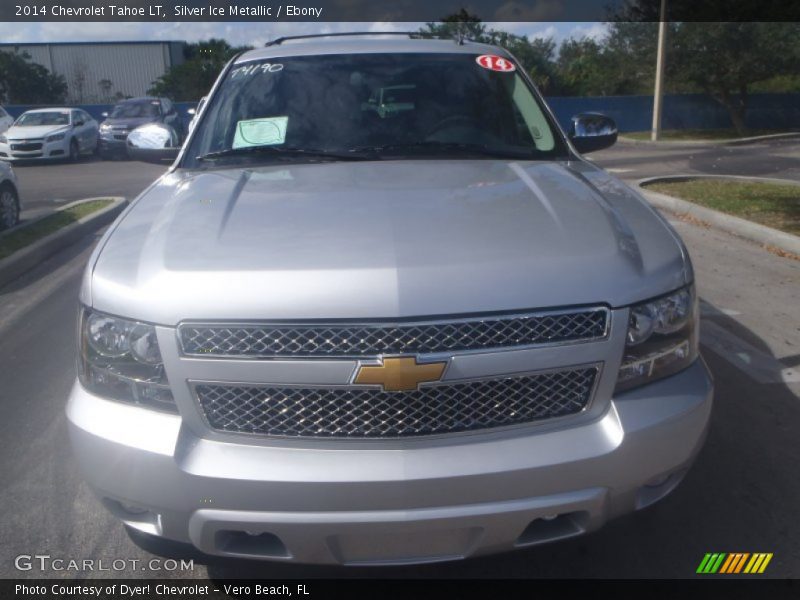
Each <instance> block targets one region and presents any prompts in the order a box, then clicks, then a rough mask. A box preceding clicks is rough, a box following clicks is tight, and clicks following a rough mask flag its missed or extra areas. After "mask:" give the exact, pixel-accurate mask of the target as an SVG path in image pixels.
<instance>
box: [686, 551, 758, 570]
mask: <svg viewBox="0 0 800 600" xmlns="http://www.w3.org/2000/svg"><path fill="white" fill-rule="evenodd" d="M771 560H772V552H756V553H753V554H750V553H749V552H730V553H726V552H714V553H711V552H708V553H706V555H705V556H704V557H703V560H702V561H700V566H699V567H697V573H700V574H713V573H720V574H726V575H735V574H738V573H751V574H754V573H763V572H764V571H765V570H766V568H767V565H768V564H769V561H771Z"/></svg>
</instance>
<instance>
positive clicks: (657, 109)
mask: <svg viewBox="0 0 800 600" xmlns="http://www.w3.org/2000/svg"><path fill="white" fill-rule="evenodd" d="M666 37H667V0H661V16H660V19H659V21H658V54H657V57H656V89H655V90H654V92H653V129H652V130H651V131H650V139H651V140H652V141H654V142H657V141H658V136H659V135H661V104H662V102H663V100H664V53H665V52H666V49H667V48H666V42H667V40H666Z"/></svg>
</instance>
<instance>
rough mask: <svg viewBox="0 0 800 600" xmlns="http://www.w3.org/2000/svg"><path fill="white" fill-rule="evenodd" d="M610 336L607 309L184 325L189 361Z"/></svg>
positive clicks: (414, 350)
mask: <svg viewBox="0 0 800 600" xmlns="http://www.w3.org/2000/svg"><path fill="white" fill-rule="evenodd" d="M607 331H608V310H606V309H605V308H599V307H598V308H590V309H576V310H572V311H560V312H540V313H527V314H515V315H499V316H487V317H470V318H464V319H457V320H441V321H406V322H401V323H379V322H374V323H326V324H315V323H301V324H297V323H294V324H280V323H275V324H229V325H226V324H194V323H185V324H182V325H181V326H180V329H179V339H180V343H181V346H182V350H183V353H184V355H187V356H209V357H210V356H224V357H245V358H272V357H355V358H360V357H365V356H379V355H383V354H427V353H433V352H463V351H469V350H490V349H499V348H508V347H515V346H528V345H537V344H548V343H564V342H579V341H589V340H596V339H599V338H602V337H605V336H606V334H607Z"/></svg>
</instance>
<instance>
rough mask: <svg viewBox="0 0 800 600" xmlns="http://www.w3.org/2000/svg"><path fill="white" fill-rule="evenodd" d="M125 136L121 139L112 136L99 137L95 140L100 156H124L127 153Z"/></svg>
mask: <svg viewBox="0 0 800 600" xmlns="http://www.w3.org/2000/svg"><path fill="white" fill-rule="evenodd" d="M127 139H128V136H127V134H126V135H125V136H124V137H123V138H122V139H117V138H115V137H114V136H106V137H104V136H101V137H99V138H98V139H97V150H98V152H100V153H101V154H106V155H110V154H125V155H127V153H128V148H127V141H126V140H127Z"/></svg>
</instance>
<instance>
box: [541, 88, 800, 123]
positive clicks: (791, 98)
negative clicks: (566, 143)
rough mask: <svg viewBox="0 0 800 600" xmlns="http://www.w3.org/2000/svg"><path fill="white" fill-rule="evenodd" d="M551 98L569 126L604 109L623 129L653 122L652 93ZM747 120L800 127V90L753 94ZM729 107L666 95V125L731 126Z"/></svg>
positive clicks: (686, 96) (698, 96)
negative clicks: (582, 115) (579, 115)
mask: <svg viewBox="0 0 800 600" xmlns="http://www.w3.org/2000/svg"><path fill="white" fill-rule="evenodd" d="M547 102H548V104H549V105H550V107H551V108H552V109H553V112H554V113H555V114H556V118H557V119H558V121H559V123H561V126H562V127H564V128H565V129H568V128H569V123H570V117H572V115H574V114H576V113H579V112H586V111H592V112H600V113H603V114H606V115H608V116H609V117H611V118H612V119H614V120H615V121H616V122H617V127H618V128H619V130H620V131H621V132H626V131H646V130H649V129H650V127H651V126H652V120H653V97H652V96H606V97H590V98H582V97H567V96H553V97H549V98H547ZM745 122H746V124H747V126H748V127H750V128H753V129H800V94H752V95H751V96H750V98H749V99H748V108H747V114H746V117H745ZM731 126H732V124H731V120H730V117H729V116H728V111H727V110H726V109H725V108H724V107H723V106H722V105H721V104H719V103H718V102H716V101H714V100H713V99H712V98H709V97H708V96H706V95H705V94H680V95H678V94H676V95H667V96H664V105H663V108H662V113H661V127H662V128H663V129H720V128H727V127H731Z"/></svg>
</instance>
